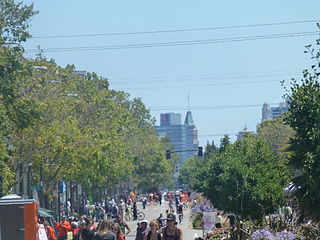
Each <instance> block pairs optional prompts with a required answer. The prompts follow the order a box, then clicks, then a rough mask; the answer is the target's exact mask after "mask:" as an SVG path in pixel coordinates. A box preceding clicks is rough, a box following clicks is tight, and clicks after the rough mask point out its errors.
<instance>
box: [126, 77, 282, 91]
mask: <svg viewBox="0 0 320 240" xmlns="http://www.w3.org/2000/svg"><path fill="white" fill-rule="evenodd" d="M280 81H283V79H277V80H274V79H273V80H263V81H242V82H226V83H208V84H190V85H180V86H158V87H140V88H139V87H138V88H125V89H126V90H147V89H149V90H150V89H170V88H185V87H205V86H227V85H242V84H251V83H269V82H279V83H280Z"/></svg>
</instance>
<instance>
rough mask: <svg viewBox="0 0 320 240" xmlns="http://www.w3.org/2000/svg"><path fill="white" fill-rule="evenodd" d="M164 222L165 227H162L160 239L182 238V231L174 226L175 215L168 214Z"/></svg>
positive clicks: (179, 239)
mask: <svg viewBox="0 0 320 240" xmlns="http://www.w3.org/2000/svg"><path fill="white" fill-rule="evenodd" d="M166 222H167V223H166V227H165V228H163V229H162V240H182V231H181V229H180V228H178V227H177V226H176V225H177V221H176V218H175V216H174V215H173V214H171V213H170V214H168V216H167V218H166Z"/></svg>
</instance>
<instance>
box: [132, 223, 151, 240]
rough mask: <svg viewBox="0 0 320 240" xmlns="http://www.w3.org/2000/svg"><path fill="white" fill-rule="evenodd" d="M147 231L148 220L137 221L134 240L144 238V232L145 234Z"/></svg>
mask: <svg viewBox="0 0 320 240" xmlns="http://www.w3.org/2000/svg"><path fill="white" fill-rule="evenodd" d="M148 231H149V229H148V220H142V221H141V222H140V223H138V227H137V233H136V238H135V240H144V234H146V233H147V232H148Z"/></svg>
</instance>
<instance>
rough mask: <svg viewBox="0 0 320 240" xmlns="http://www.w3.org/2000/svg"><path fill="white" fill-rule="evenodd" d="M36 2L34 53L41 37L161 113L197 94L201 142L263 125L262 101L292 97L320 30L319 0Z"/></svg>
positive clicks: (54, 53)
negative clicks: (287, 84) (288, 92)
mask: <svg viewBox="0 0 320 240" xmlns="http://www.w3.org/2000/svg"><path fill="white" fill-rule="evenodd" d="M32 2H33V3H34V7H35V9H36V10H38V11H39V14H38V15H36V16H35V17H34V18H33V20H32V22H31V27H30V31H31V34H32V35H33V37H34V38H32V39H30V40H29V41H28V42H27V44H26V45H25V48H26V50H27V54H26V55H27V56H28V57H32V58H34V57H35V53H36V52H35V51H33V50H34V49H36V47H37V46H38V45H39V46H40V47H41V48H42V49H43V51H44V55H45V56H46V57H47V58H48V59H51V58H53V59H55V60H56V62H57V63H58V64H59V65H62V66H66V65H67V64H74V65H75V66H76V68H77V69H78V70H86V71H89V72H96V73H98V75H100V76H103V77H106V78H108V79H109V82H110V87H111V88H112V89H117V90H123V91H126V92H128V93H130V95H131V97H141V98H142V101H143V102H144V103H145V105H146V106H147V108H150V109H151V113H152V115H153V116H154V117H156V119H157V120H158V119H159V115H160V113H164V112H178V113H181V114H182V118H183V120H184V117H185V114H186V111H187V110H188V95H189V96H190V110H191V111H192V114H193V118H194V121H195V124H196V126H197V127H198V130H199V135H200V137H199V138H200V144H201V145H205V144H206V142H207V141H208V140H209V141H212V140H214V141H215V142H216V143H219V139H220V138H221V137H222V136H221V135H220V134H225V133H228V134H230V135H231V138H232V139H233V140H234V139H235V135H234V134H235V133H237V132H239V131H240V130H242V129H243V128H244V126H245V124H246V125H247V127H248V129H250V130H253V131H255V130H256V125H257V124H258V123H259V122H260V121H261V108H262V104H263V103H264V102H267V103H272V104H274V103H279V102H281V101H283V99H282V95H283V94H284V89H283V87H282V86H281V84H280V81H281V80H287V79H290V78H291V77H297V78H300V77H301V71H302V69H304V68H308V67H309V66H310V65H311V60H310V58H309V56H308V55H306V54H304V53H303V52H304V46H305V45H308V44H311V43H312V44H313V43H314V42H315V39H316V38H317V37H319V33H316V31H318V29H317V27H316V24H315V22H312V20H318V19H320V17H319V9H320V1H319V0H314V1H308V0H306V1H301V0H282V1H279V0H268V1H253V0H252V1H238V0H233V1H213V0H210V1H209V0H203V1H190V0H188V1H186V0H185V1H173V0H171V1H169V0H161V1H150V0H149V1H146V0H140V1H132V0H131V1H119V0H118V1H110V0H90V1H88V0H87V1H84V0H77V1H75V0H67V1H66V0H64V1H63V0H54V1H44V0H38V1H24V3H26V4H30V3H32ZM302 21H304V22H302ZM280 23H281V24H280ZM297 35H299V36H297ZM293 36H294V37H293ZM266 38H267V39H266ZM157 124H159V122H157Z"/></svg>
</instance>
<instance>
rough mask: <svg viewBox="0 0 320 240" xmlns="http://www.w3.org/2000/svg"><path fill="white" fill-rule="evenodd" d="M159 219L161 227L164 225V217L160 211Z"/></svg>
mask: <svg viewBox="0 0 320 240" xmlns="http://www.w3.org/2000/svg"><path fill="white" fill-rule="evenodd" d="M157 221H158V224H159V227H164V217H163V214H162V213H160V215H159V217H158V218H157Z"/></svg>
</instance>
